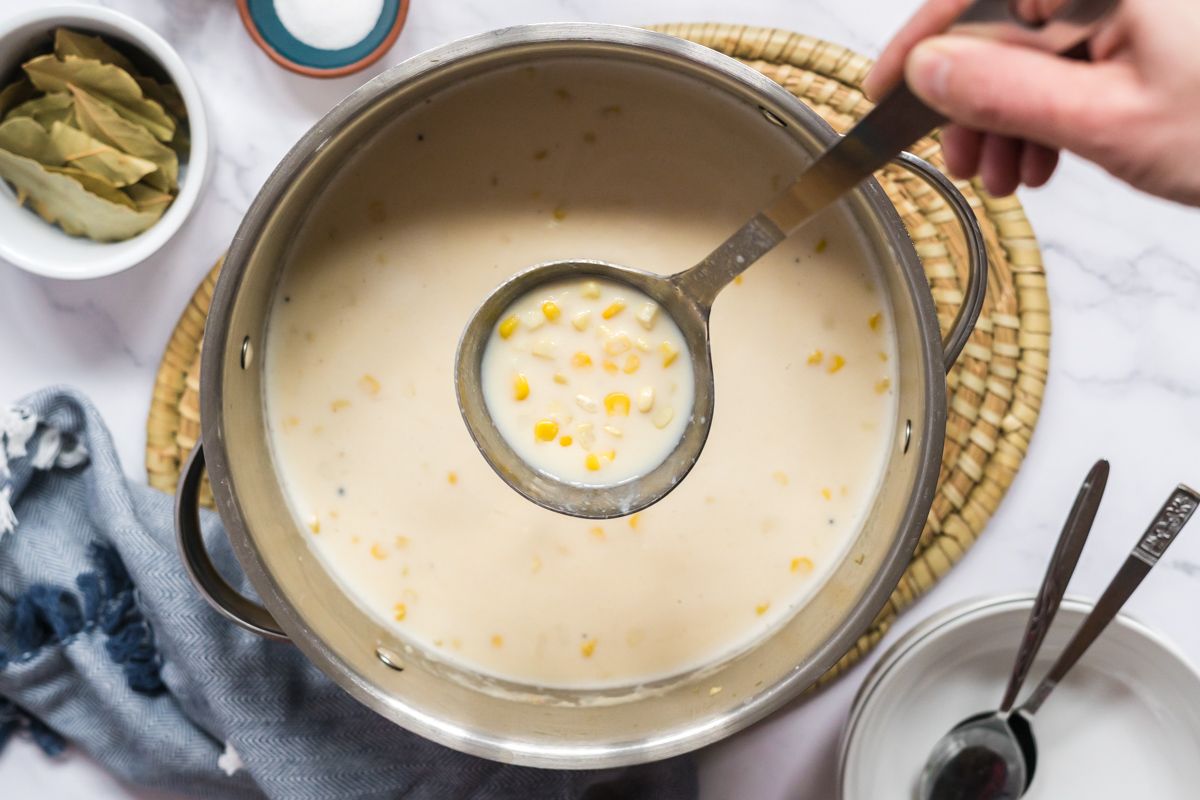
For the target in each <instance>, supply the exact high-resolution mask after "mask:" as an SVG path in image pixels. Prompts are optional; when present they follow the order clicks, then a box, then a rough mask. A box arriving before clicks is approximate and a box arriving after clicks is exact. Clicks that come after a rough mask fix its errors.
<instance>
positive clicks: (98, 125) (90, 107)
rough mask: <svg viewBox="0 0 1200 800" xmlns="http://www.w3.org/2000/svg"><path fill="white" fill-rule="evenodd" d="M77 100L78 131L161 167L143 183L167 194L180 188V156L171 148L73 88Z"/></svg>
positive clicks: (81, 90)
mask: <svg viewBox="0 0 1200 800" xmlns="http://www.w3.org/2000/svg"><path fill="white" fill-rule="evenodd" d="M70 89H71V94H72V95H73V96H74V97H75V117H76V119H78V121H79V128H80V129H81V130H82V131H83V132H84V133H86V134H87V135H88V136H91V137H93V138H95V139H99V140H100V141H101V142H104V143H105V144H107V145H111V146H112V147H115V148H117V149H118V150H122V151H124V152H126V153H129V154H130V155H132V156H137V157H138V158H143V159H146V160H147V161H151V162H153V163H154V164H156V165H157V166H158V170H157V171H155V172H151V173H149V174H148V175H146V177H145V178H144V179H143V180H144V181H145V182H146V183H148V184H150V185H151V186H153V187H154V188H155V189H159V190H161V191H164V192H173V191H175V190H176V189H178V188H179V156H177V155H176V154H175V151H174V150H172V149H171V148H170V147H167V146H166V145H165V144H163V143H162V142H160V141H158V140H157V139H155V138H154V137H153V136H152V135H150V133H149V132H148V131H147V130H146V129H145V128H142V127H140V126H138V125H135V124H134V123H132V122H130V121H129V120H127V119H124V118H122V117H121V116H120V115H118V114H117V113H116V112H115V111H113V110H112V109H111V108H110V107H109V106H107V105H105V104H104V103H102V102H100V101H99V100H97V99H96V98H94V97H92V95H91V94H90V93H88V92H86V91H84V90H83V89H81V88H79V87H77V86H71V87H70Z"/></svg>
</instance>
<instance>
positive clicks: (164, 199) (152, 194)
mask: <svg viewBox="0 0 1200 800" xmlns="http://www.w3.org/2000/svg"><path fill="white" fill-rule="evenodd" d="M125 193H126V194H127V195H129V197H130V199H131V200H133V203H134V205H135V206H137V209H138V211H151V210H154V209H158V213H160V214H161V213H162V212H163V211H166V210H167V206H169V205H171V201H172V200H174V199H175V196H174V195H170V194H167V193H166V192H160V191H159V190H158V189H155V188H154V187H152V186H149V185H147V184H145V183H135V184H134V185H133V186H126V187H125Z"/></svg>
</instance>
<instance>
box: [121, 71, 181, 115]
mask: <svg viewBox="0 0 1200 800" xmlns="http://www.w3.org/2000/svg"><path fill="white" fill-rule="evenodd" d="M133 79H134V81H136V82H137V85H138V88H139V89H141V90H142V94H144V95H145V96H146V97H148V98H150V99H151V100H153V101H154V102H156V103H158V104H159V105H160V106H162V107H163V108H164V109H166V111H167V113H168V114H170V115H171V116H172V117H174V118H175V121H176V122H179V121H180V120H184V119H187V106H186V105H184V103H183V95H181V94H180V93H179V89H178V88H177V87H176V86H175V84H173V83H159V82H158V81H156V80H154V78H148V77H146V76H145V75H134V76H133Z"/></svg>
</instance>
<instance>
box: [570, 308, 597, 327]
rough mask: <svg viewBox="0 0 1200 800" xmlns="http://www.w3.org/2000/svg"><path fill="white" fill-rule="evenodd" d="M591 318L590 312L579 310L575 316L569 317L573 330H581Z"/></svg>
mask: <svg viewBox="0 0 1200 800" xmlns="http://www.w3.org/2000/svg"><path fill="white" fill-rule="evenodd" d="M591 319H592V312H590V311H580V312H579V313H578V314H576V315H575V316H573V317H571V324H572V325H574V326H575V330H577V331H581V330H584V329H585V328H587V326H588V322H590V321H591Z"/></svg>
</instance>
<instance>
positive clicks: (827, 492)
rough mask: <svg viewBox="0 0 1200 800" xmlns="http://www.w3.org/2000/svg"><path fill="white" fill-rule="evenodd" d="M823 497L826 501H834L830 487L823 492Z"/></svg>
mask: <svg viewBox="0 0 1200 800" xmlns="http://www.w3.org/2000/svg"><path fill="white" fill-rule="evenodd" d="M821 497H824V498H825V499H826V500H832V499H833V490H832V489H830V488H829V487H825V488H824V489H822V490H821Z"/></svg>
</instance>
